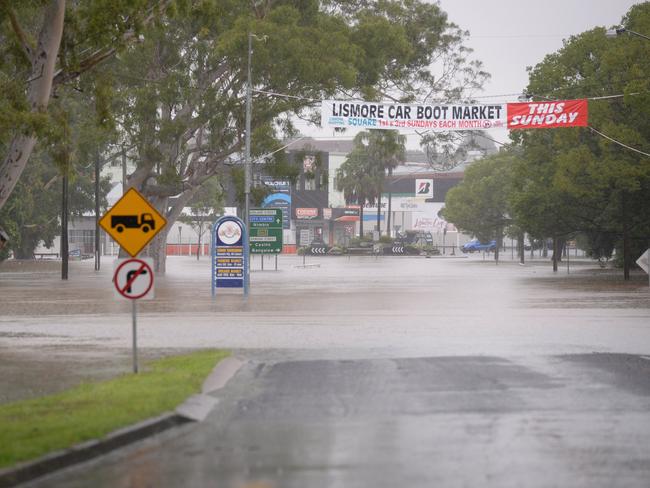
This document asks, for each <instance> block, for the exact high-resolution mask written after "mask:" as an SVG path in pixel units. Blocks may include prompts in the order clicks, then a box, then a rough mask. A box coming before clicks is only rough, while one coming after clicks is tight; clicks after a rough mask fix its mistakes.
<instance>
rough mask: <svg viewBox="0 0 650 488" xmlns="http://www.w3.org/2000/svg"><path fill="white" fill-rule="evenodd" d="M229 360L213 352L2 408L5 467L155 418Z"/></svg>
mask: <svg viewBox="0 0 650 488" xmlns="http://www.w3.org/2000/svg"><path fill="white" fill-rule="evenodd" d="M228 355H229V352H227V351H220V350H207V351H200V352H195V353H191V354H185V355H182V356H172V357H167V358H164V359H159V360H156V361H152V362H150V363H149V364H148V365H147V366H146V367H145V368H144V371H143V372H141V373H139V374H137V375H135V374H129V375H123V376H119V377H117V378H114V379H112V380H108V381H102V382H97V383H84V384H81V385H79V386H77V387H76V388H73V389H71V390H67V391H65V392H63V393H58V394H56V395H50V396H46V397H43V398H36V399H31V400H24V401H20V402H15V403H8V404H5V405H0V468H6V467H9V466H13V465H14V464H17V463H19V462H21V461H27V460H30V459H35V458H37V457H39V456H42V455H44V454H47V453H49V452H53V451H56V450H59V449H65V448H68V447H71V446H73V445H75V444H78V443H80V442H84V441H88V440H91V439H99V438H101V437H103V436H105V435H106V434H108V433H110V432H112V431H114V430H116V429H119V428H121V427H126V426H128V425H131V424H134V423H136V422H140V421H142V420H145V419H147V418H151V417H155V416H157V415H160V414H162V413H164V412H168V411H171V410H173V409H174V408H176V407H177V406H178V405H179V404H180V403H182V402H183V401H184V400H185V399H186V398H187V397H189V396H190V395H192V394H194V393H196V392H198V391H199V390H200V389H201V384H202V383H203V381H204V380H205V378H206V377H207V376H208V374H209V373H210V371H211V370H212V368H214V366H215V365H216V364H217V362H219V361H220V360H222V359H224V358H225V357H227V356H228Z"/></svg>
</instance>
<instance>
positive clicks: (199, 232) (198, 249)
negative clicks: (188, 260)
mask: <svg viewBox="0 0 650 488" xmlns="http://www.w3.org/2000/svg"><path fill="white" fill-rule="evenodd" d="M197 234H198V235H199V244H198V246H196V260H197V261H198V260H199V256H200V255H201V237H202V236H203V222H201V223H200V224H199V231H198V232H197ZM191 246H192V244H191V243H190V247H191Z"/></svg>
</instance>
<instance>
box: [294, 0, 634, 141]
mask: <svg viewBox="0 0 650 488" xmlns="http://www.w3.org/2000/svg"><path fill="white" fill-rule="evenodd" d="M438 3H439V4H440V6H441V8H442V10H444V11H445V12H447V14H448V18H449V20H450V21H451V22H454V23H455V24H457V25H458V26H459V27H461V28H462V29H464V30H468V31H469V32H470V38H469V40H468V41H467V43H466V45H468V46H469V47H471V48H472V49H474V57H475V58H476V59H479V60H481V61H482V62H483V65H484V69H485V70H486V71H487V72H489V73H490V74H491V75H492V78H491V79H490V81H489V82H488V83H487V84H486V86H485V89H484V90H483V92H482V93H477V94H476V96H477V97H481V96H492V95H510V96H504V97H499V98H486V99H484V100H482V99H480V98H479V100H480V101H482V102H485V103H495V102H506V101H516V99H517V97H516V95H514V94H518V93H521V92H522V91H523V90H524V88H525V87H526V85H527V84H528V74H527V72H526V67H527V66H534V65H535V64H537V63H539V62H541V61H542V60H543V59H544V56H545V55H546V54H550V53H552V52H555V51H557V50H558V49H560V48H561V47H562V40H563V39H567V38H569V37H570V36H571V35H575V34H580V33H581V32H584V31H586V30H589V29H592V28H594V27H596V26H606V27H611V26H613V25H619V24H620V22H621V19H622V17H623V16H624V15H625V13H626V12H627V11H628V10H629V8H630V7H631V6H632V5H635V4H638V3H643V2H642V1H633V0H535V1H532V0H439V1H438ZM300 129H301V130H303V131H304V132H305V133H307V134H309V135H312V136H317V137H331V136H332V132H331V130H320V131H314V130H309V129H307V128H306V127H304V126H301V127H300ZM490 135H491V136H492V137H494V138H495V139H497V140H498V141H501V142H507V140H508V137H507V131H506V130H505V129H501V130H492V131H490ZM409 142H410V143H409V146H410V147H413V148H414V146H415V145H416V144H414V142H415V141H409Z"/></svg>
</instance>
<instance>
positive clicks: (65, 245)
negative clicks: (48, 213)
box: [61, 171, 68, 280]
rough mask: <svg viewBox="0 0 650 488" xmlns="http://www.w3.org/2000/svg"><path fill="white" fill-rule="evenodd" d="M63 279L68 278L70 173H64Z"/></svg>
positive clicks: (62, 205)
mask: <svg viewBox="0 0 650 488" xmlns="http://www.w3.org/2000/svg"><path fill="white" fill-rule="evenodd" d="M61 193H62V195H61V279H62V280H67V279H68V173H67V171H66V172H65V173H63V191H62V192H61Z"/></svg>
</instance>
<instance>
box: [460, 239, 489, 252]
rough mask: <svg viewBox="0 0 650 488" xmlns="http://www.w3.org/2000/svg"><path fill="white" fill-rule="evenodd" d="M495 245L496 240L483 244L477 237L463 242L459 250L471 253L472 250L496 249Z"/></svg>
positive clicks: (486, 250) (485, 250)
mask: <svg viewBox="0 0 650 488" xmlns="http://www.w3.org/2000/svg"><path fill="white" fill-rule="evenodd" d="M496 247H497V241H495V240H491V241H490V242H488V243H487V244H483V243H482V242H481V241H479V240H478V239H472V240H471V241H469V242H466V243H465V244H463V246H462V247H461V248H460V250H461V251H463V252H465V253H467V252H469V253H472V252H481V251H483V252H492V251H494V250H495V249H496Z"/></svg>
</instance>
